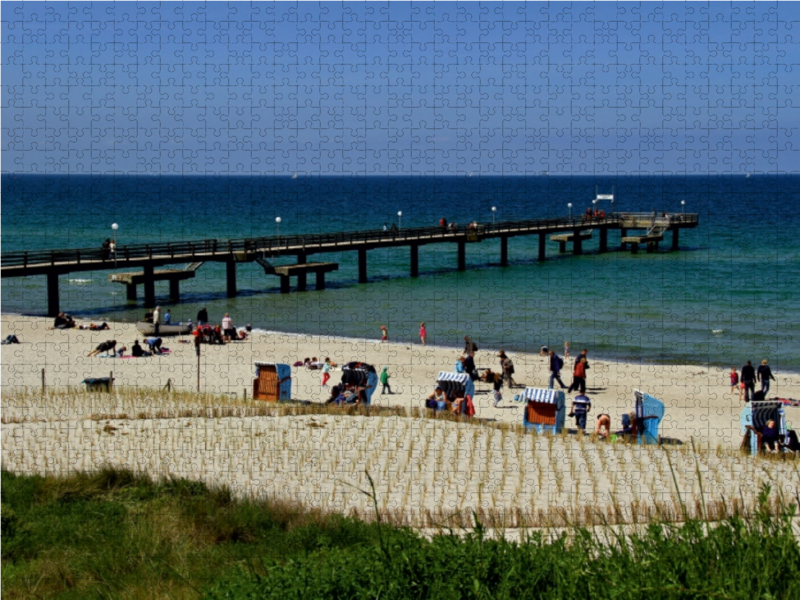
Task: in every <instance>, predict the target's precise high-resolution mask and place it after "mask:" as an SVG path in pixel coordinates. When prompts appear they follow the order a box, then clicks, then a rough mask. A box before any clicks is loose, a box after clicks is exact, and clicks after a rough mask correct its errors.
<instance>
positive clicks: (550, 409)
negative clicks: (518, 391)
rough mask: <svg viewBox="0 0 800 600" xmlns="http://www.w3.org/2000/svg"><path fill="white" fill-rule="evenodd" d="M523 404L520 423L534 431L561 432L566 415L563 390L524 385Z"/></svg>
mask: <svg viewBox="0 0 800 600" xmlns="http://www.w3.org/2000/svg"><path fill="white" fill-rule="evenodd" d="M521 399H522V401H523V402H525V405H524V407H523V410H522V424H523V425H524V426H525V429H527V430H528V431H530V430H533V431H535V432H536V433H561V431H562V430H563V429H564V421H565V420H566V416H567V403H566V397H565V396H564V392H563V390H549V389H546V388H533V387H526V388H525V391H524V392H523V393H522V398H521Z"/></svg>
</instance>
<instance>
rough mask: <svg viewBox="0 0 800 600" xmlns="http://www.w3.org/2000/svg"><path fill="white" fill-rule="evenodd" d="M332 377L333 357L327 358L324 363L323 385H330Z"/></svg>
mask: <svg viewBox="0 0 800 600" xmlns="http://www.w3.org/2000/svg"><path fill="white" fill-rule="evenodd" d="M330 378H331V359H330V358H326V359H325V363H324V364H323V365H322V387H328V380H329V379H330Z"/></svg>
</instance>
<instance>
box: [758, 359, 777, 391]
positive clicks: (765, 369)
mask: <svg viewBox="0 0 800 600" xmlns="http://www.w3.org/2000/svg"><path fill="white" fill-rule="evenodd" d="M757 376H758V380H759V381H760V382H761V393H762V394H764V400H766V399H767V394H768V393H769V380H770V379H772V381H775V377H774V376H773V375H772V369H770V368H769V365H768V364H767V359H766V358H765V359H764V360H762V361H761V365H759V367H758V372H757Z"/></svg>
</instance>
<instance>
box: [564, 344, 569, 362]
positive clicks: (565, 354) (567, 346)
mask: <svg viewBox="0 0 800 600" xmlns="http://www.w3.org/2000/svg"><path fill="white" fill-rule="evenodd" d="M564 358H569V342H564Z"/></svg>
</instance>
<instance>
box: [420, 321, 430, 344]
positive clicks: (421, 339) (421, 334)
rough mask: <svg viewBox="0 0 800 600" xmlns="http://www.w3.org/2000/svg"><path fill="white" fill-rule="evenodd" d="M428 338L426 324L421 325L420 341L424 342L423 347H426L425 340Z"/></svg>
mask: <svg viewBox="0 0 800 600" xmlns="http://www.w3.org/2000/svg"><path fill="white" fill-rule="evenodd" d="M427 337H428V332H427V330H426V329H425V323H420V324H419V341H420V342H422V345H423V346H424V345H425V339H426V338H427Z"/></svg>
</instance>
